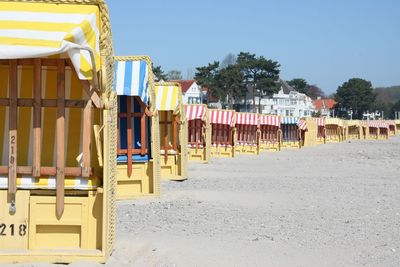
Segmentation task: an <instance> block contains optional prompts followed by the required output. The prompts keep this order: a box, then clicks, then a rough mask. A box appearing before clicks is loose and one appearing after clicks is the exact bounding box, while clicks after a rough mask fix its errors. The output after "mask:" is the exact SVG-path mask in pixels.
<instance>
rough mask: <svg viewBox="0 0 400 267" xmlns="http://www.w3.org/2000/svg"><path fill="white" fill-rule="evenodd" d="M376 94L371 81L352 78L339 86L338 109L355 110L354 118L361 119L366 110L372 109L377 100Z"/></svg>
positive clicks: (336, 99) (336, 96) (336, 98)
mask: <svg viewBox="0 0 400 267" xmlns="http://www.w3.org/2000/svg"><path fill="white" fill-rule="evenodd" d="M375 98H376V94H375V93H374V89H373V88H372V84H371V82H369V81H366V80H363V79H360V78H352V79H350V80H348V81H347V82H345V83H343V84H342V86H339V87H338V89H337V91H336V94H335V101H336V109H338V110H340V111H348V110H350V109H351V110H353V118H358V119H361V118H362V115H363V113H364V112H366V111H370V110H371V108H372V107H373V104H374V102H375Z"/></svg>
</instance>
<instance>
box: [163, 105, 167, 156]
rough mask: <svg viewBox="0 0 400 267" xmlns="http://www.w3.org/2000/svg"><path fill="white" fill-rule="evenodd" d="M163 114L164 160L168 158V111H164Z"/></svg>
mask: <svg viewBox="0 0 400 267" xmlns="http://www.w3.org/2000/svg"><path fill="white" fill-rule="evenodd" d="M164 114H165V121H164V159H165V161H166V160H167V158H168V111H165V112H164Z"/></svg>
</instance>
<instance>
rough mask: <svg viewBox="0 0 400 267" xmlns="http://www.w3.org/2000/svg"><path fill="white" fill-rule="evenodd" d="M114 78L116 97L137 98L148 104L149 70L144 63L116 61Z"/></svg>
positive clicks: (142, 61)
mask: <svg viewBox="0 0 400 267" xmlns="http://www.w3.org/2000/svg"><path fill="white" fill-rule="evenodd" d="M114 77H115V88H114V90H115V91H116V92H117V95H126V96H139V97H140V99H141V100H142V101H143V103H145V104H148V101H149V70H148V66H147V62H146V61H144V60H137V61H116V62H115V68H114Z"/></svg>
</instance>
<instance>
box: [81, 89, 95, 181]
mask: <svg viewBox="0 0 400 267" xmlns="http://www.w3.org/2000/svg"><path fill="white" fill-rule="evenodd" d="M88 86H89V83H83V87H84V88H86V89H85V90H84V92H86V93H85V96H84V98H85V100H86V101H87V102H86V105H85V108H84V109H83V130H82V135H83V140H82V176H83V177H89V175H90V166H91V157H90V156H91V153H90V146H91V142H92V124H93V123H92V100H91V98H90V95H89V94H88V91H90V90H89V89H87V87H88Z"/></svg>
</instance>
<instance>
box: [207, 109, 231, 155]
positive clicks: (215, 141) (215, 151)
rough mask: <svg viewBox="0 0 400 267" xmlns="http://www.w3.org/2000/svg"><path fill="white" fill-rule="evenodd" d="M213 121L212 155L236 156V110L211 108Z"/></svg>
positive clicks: (211, 120)
mask: <svg viewBox="0 0 400 267" xmlns="http://www.w3.org/2000/svg"><path fill="white" fill-rule="evenodd" d="M208 112H209V114H210V123H211V157H224V158H233V157H234V156H235V140H236V134H235V111H234V110H224V109H209V110H208Z"/></svg>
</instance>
